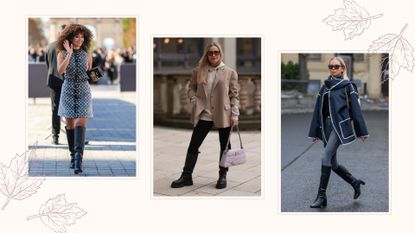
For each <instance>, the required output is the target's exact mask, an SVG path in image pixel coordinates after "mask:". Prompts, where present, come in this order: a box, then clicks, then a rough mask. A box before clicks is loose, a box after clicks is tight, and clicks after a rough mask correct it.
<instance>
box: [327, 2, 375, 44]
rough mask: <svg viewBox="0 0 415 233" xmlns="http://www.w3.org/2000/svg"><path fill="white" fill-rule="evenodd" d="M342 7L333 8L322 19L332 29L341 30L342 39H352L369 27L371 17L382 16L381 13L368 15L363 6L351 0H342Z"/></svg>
mask: <svg viewBox="0 0 415 233" xmlns="http://www.w3.org/2000/svg"><path fill="white" fill-rule="evenodd" d="M343 4H344V8H339V9H336V10H334V14H332V15H329V16H328V17H327V18H325V19H323V22H325V23H327V24H328V25H330V26H332V28H333V31H340V30H343V34H344V39H345V40H348V39H350V40H351V39H353V37H355V36H358V35H361V34H362V33H363V32H364V31H365V30H366V29H368V28H369V26H370V23H371V21H372V19H376V18H379V17H382V16H383V14H378V15H375V16H370V15H369V13H368V12H367V11H366V9H365V8H363V7H361V6H359V5H358V4H357V3H356V2H354V1H353V0H344V1H343Z"/></svg>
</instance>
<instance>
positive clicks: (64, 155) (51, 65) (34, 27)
mask: <svg viewBox="0 0 415 233" xmlns="http://www.w3.org/2000/svg"><path fill="white" fill-rule="evenodd" d="M27 27H28V40H27V46H28V47H27V51H28V54H27V67H28V69H27V70H28V76H27V80H28V81H27V83H28V96H27V98H28V101H27V119H28V121H27V133H28V140H27V143H28V148H29V149H31V150H32V153H31V155H30V158H29V176H45V177H79V176H85V177H135V176H136V174H137V171H136V170H137V133H136V119H137V118H136V116H137V110H136V109H137V92H136V79H137V77H136V76H137V70H136V60H137V51H136V48H137V18H136V17H66V18H63V17H44V16H43V17H28V18H27Z"/></svg>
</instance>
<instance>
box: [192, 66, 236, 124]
mask: <svg viewBox="0 0 415 233" xmlns="http://www.w3.org/2000/svg"><path fill="white" fill-rule="evenodd" d="M197 73H198V70H197V69H194V70H193V73H192V78H191V79H190V85H189V91H188V97H189V98H190V99H191V98H192V97H193V96H196V102H195V103H194V104H193V109H192V117H191V121H192V124H193V126H194V127H195V126H196V124H197V122H198V121H199V118H200V114H201V113H202V112H203V110H204V109H205V108H206V104H207V98H210V105H211V109H210V111H211V113H212V120H213V124H214V126H215V127H216V128H226V127H230V126H231V117H234V118H237V117H238V116H237V115H235V113H232V108H233V107H234V108H238V107H239V86H238V74H237V73H236V71H235V70H233V69H231V68H229V67H228V66H226V65H225V66H223V67H221V68H219V70H218V71H217V72H216V78H215V80H214V82H213V85H212V91H211V93H210V96H208V93H207V84H206V83H197ZM232 114H233V115H232Z"/></svg>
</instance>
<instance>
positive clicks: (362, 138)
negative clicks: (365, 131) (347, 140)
mask: <svg viewBox="0 0 415 233" xmlns="http://www.w3.org/2000/svg"><path fill="white" fill-rule="evenodd" d="M368 138H369V136H361V137H360V139H361V140H362V142H364V141H366V140H367V139H368Z"/></svg>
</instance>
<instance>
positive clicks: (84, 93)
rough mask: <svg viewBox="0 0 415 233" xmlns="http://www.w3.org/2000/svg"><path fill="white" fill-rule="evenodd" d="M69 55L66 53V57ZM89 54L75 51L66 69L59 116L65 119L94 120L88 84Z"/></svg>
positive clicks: (79, 50) (80, 50)
mask: <svg viewBox="0 0 415 233" xmlns="http://www.w3.org/2000/svg"><path fill="white" fill-rule="evenodd" d="M66 55H67V53H66V51H64V57H66ZM87 70H88V53H87V52H86V51H84V50H82V49H78V50H75V49H74V50H73V53H72V57H71V59H70V60H69V64H68V66H67V67H66V71H65V75H64V82H63V85H62V91H61V98H60V102H59V109H58V115H59V116H61V117H65V118H84V117H88V118H92V117H93V113H92V97H91V88H90V86H89V83H88V75H87V74H86V71H87Z"/></svg>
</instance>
